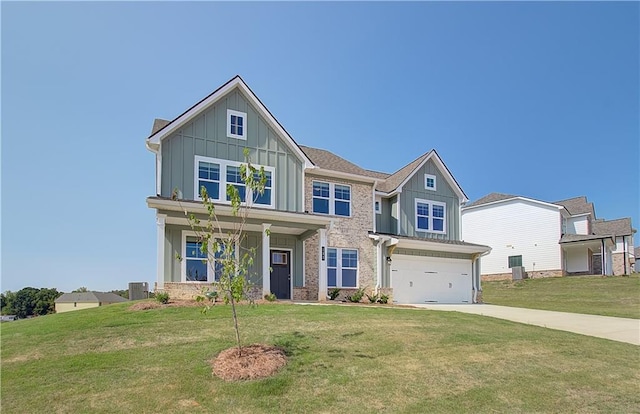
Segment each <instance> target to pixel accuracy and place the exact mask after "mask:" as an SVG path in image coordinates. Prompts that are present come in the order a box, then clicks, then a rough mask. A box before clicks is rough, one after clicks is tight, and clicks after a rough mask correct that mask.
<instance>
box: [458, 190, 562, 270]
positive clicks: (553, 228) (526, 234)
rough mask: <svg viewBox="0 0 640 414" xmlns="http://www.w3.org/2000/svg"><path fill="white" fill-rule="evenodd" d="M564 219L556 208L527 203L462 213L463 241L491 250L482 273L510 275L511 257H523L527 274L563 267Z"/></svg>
mask: <svg viewBox="0 0 640 414" xmlns="http://www.w3.org/2000/svg"><path fill="white" fill-rule="evenodd" d="M561 220H562V218H561V216H560V212H559V211H558V209H557V208H555V207H553V206H545V205H542V204H537V203H533V202H529V201H525V200H512V201H507V202H504V203H499V204H494V205H487V206H479V207H475V208H471V209H468V210H466V209H463V210H462V240H464V241H465V242H469V243H478V244H484V245H487V246H490V247H491V249H492V250H491V253H490V254H489V255H487V256H483V257H482V274H483V275H489V274H498V273H510V272H511V269H510V268H509V263H508V260H509V259H508V258H509V256H519V255H522V265H523V266H524V268H525V270H526V271H543V270H558V269H561V268H562V266H561V264H562V253H561V248H560V244H559V243H558V242H559V240H560V237H561V234H560V233H561Z"/></svg>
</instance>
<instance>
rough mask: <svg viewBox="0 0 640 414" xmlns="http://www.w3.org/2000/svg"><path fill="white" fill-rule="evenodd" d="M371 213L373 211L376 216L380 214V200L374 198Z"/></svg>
mask: <svg viewBox="0 0 640 414" xmlns="http://www.w3.org/2000/svg"><path fill="white" fill-rule="evenodd" d="M373 211H375V213H376V214H381V213H382V198H380V197H376V199H375V201H374V202H373Z"/></svg>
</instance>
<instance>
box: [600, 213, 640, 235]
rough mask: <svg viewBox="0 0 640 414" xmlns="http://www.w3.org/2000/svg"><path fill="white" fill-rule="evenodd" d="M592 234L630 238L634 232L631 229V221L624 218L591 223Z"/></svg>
mask: <svg viewBox="0 0 640 414" xmlns="http://www.w3.org/2000/svg"><path fill="white" fill-rule="evenodd" d="M593 232H594V233H595V234H611V235H614V236H630V235H632V234H633V233H634V232H635V231H634V229H633V228H632V227H631V219H630V218H628V217H626V218H621V219H616V220H596V221H594V222H593Z"/></svg>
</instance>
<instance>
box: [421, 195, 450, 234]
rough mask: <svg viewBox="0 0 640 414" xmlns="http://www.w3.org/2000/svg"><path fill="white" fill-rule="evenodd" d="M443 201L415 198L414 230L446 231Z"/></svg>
mask: <svg viewBox="0 0 640 414" xmlns="http://www.w3.org/2000/svg"><path fill="white" fill-rule="evenodd" d="M446 207H447V205H446V204H445V203H441V202H438V201H430V200H420V199H416V215H415V225H416V231H424V232H428V233H446V231H445V226H446V220H447V218H446Z"/></svg>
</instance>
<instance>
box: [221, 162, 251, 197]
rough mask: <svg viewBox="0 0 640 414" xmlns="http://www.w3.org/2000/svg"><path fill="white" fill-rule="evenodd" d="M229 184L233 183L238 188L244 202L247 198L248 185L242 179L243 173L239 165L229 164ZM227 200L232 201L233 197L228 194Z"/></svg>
mask: <svg viewBox="0 0 640 414" xmlns="http://www.w3.org/2000/svg"><path fill="white" fill-rule="evenodd" d="M227 184H231V185H232V186H234V187H235V188H236V189H237V190H238V195H239V196H240V201H242V202H244V201H246V199H247V186H246V185H245V183H244V181H243V180H242V174H241V172H240V166H239V165H227ZM226 197H227V201H231V197H229V194H227V196H226Z"/></svg>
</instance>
